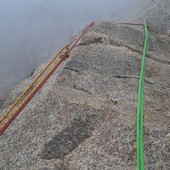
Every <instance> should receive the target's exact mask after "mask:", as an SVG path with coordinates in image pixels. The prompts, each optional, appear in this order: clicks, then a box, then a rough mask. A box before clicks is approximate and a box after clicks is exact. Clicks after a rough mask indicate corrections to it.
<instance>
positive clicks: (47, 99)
mask: <svg viewBox="0 0 170 170" xmlns="http://www.w3.org/2000/svg"><path fill="white" fill-rule="evenodd" d="M138 2H140V3H138V4H136V6H134V11H132V13H133V15H134V14H135V12H136V10H135V9H139V6H142V7H143V8H141V9H145V10H141V11H139V10H138V12H136V20H133V21H134V22H137V23H139V21H142V23H143V20H144V19H145V18H147V21H148V25H149V29H150V39H149V47H148V51H147V57H146V69H145V92H144V93H145V110H144V152H145V169H146V170H160V169H161V170H167V169H169V167H170V159H169V158H170V78H169V77H170V56H169V54H170V48H169V47H170V37H169V29H170V25H169V23H170V22H169V21H170V1H169V0H148V1H147V3H144V1H143V0H140V1H138ZM145 2H146V1H145ZM131 15H132V14H130V13H129V15H127V16H126V17H127V18H131V19H129V20H128V19H126V24H125V23H124V24H120V23H119V24H115V23H109V22H97V23H95V24H94V26H93V27H92V28H91V29H90V30H89V31H88V33H87V34H86V35H85V36H84V37H83V39H82V40H81V41H80V42H79V44H78V45H77V46H76V48H75V49H73V51H72V52H71V56H70V58H69V59H68V60H67V61H66V62H65V63H64V64H63V65H62V66H60V68H59V69H58V70H57V71H56V72H55V73H54V74H53V75H52V76H51V78H50V79H49V80H48V82H47V83H46V84H45V85H44V86H43V88H41V90H40V91H39V92H38V94H37V95H36V96H35V97H34V98H33V99H32V100H31V102H30V103H29V104H28V105H27V106H26V108H25V109H24V110H23V111H22V112H21V113H20V115H19V116H18V117H17V118H16V119H15V121H14V122H13V123H12V124H11V126H10V127H9V128H8V129H7V130H6V131H5V133H4V135H2V136H1V137H0V169H2V170H8V169H14V170H20V169H21V170H22V169H23V170H25V169H29V170H30V169H31V170H42V169H44V170H45V169H46V170H47V169H48V170H79V169H81V170H104V169H107V170H113V169H115V170H119V169H120V170H124V169H127V170H135V169H136V107H137V90H138V81H139V74H140V66H141V58H142V50H143V42H144V30H143V26H142V25H132V24H129V23H127V22H129V21H132V17H131ZM44 65H45V63H44V64H41V65H40V66H38V67H37V68H36V69H35V71H34V73H33V75H32V76H31V77H29V78H28V79H26V80H24V81H23V82H22V83H20V84H19V85H18V86H16V87H15V88H14V89H13V90H12V91H11V92H10V93H9V95H8V96H6V97H5V98H3V99H0V108H1V110H0V111H1V113H0V114H2V113H3V112H4V111H5V110H6V109H7V108H8V107H9V106H10V105H11V104H12V103H13V101H14V100H15V99H16V97H17V96H18V95H19V94H20V93H21V92H22V91H23V90H24V89H25V87H26V85H28V84H29V83H30V82H31V80H32V79H33V78H34V77H35V76H36V74H37V73H38V72H39V71H40V70H41V69H42V68H43V66H44Z"/></svg>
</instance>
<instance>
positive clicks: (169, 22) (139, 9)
mask: <svg viewBox="0 0 170 170" xmlns="http://www.w3.org/2000/svg"><path fill="white" fill-rule="evenodd" d="M129 9H131V10H129ZM123 12H124V17H123V18H122V19H121V21H125V22H137V23H143V21H144V20H147V21H148V25H149V28H150V29H151V30H152V31H154V32H156V33H159V34H166V35H169V36H170V1H169V0H131V1H129V7H127V11H123Z"/></svg>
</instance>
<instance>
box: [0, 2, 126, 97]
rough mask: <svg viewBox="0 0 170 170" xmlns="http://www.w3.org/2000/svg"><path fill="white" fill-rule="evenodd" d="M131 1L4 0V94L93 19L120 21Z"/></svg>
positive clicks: (0, 63) (0, 50) (0, 31)
mask: <svg viewBox="0 0 170 170" xmlns="http://www.w3.org/2000/svg"><path fill="white" fill-rule="evenodd" d="M128 4H129V0H0V95H1V94H2V93H3V92H6V91H7V90H9V89H10V88H11V87H13V86H14V85H15V84H17V83H18V82H19V81H21V80H23V79H24V78H26V77H28V76H29V75H30V73H31V72H32V71H33V69H34V68H35V66H36V65H38V64H39V63H41V62H44V61H46V60H47V59H50V58H51V57H52V56H53V55H54V54H55V53H56V52H57V50H58V49H59V48H60V47H61V46H63V45H64V44H65V43H67V42H68V40H69V39H70V38H71V37H72V36H73V35H74V34H76V33H77V31H79V30H80V29H82V28H83V27H84V25H86V24H87V23H90V22H91V21H118V20H119V18H121V17H122V16H123V14H124V11H125V10H127V7H128Z"/></svg>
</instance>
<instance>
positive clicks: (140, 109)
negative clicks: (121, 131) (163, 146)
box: [136, 21, 149, 170]
mask: <svg viewBox="0 0 170 170" xmlns="http://www.w3.org/2000/svg"><path fill="white" fill-rule="evenodd" d="M148 40H149V31H148V28H147V24H146V21H145V42H144V48H143V55H142V64H141V72H140V79H139V87H138V106H137V125H136V126H137V127H136V128H137V137H136V142H137V169H138V170H144V151H143V116H144V114H143V110H144V109H143V108H144V99H143V93H144V92H143V91H144V72H145V58H146V51H147V47H148Z"/></svg>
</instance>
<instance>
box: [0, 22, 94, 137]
mask: <svg viewBox="0 0 170 170" xmlns="http://www.w3.org/2000/svg"><path fill="white" fill-rule="evenodd" d="M93 24H94V22H93V23H91V24H90V25H89V26H88V27H87V28H85V29H84V30H83V31H82V34H81V35H80V36H79V37H78V38H76V39H75V40H74V41H73V42H71V43H70V44H69V46H65V47H63V48H62V49H61V50H60V51H59V52H58V53H57V54H56V55H55V56H54V57H53V58H52V60H50V61H49V62H48V63H47V65H46V66H45V68H44V69H43V70H42V71H41V72H40V73H39V74H38V75H37V76H36V78H35V79H34V80H33V81H32V82H31V83H30V84H29V85H28V86H27V88H26V89H25V90H24V92H23V93H22V94H21V95H20V96H19V97H18V98H17V99H16V101H15V102H14V104H13V105H12V106H11V107H10V108H9V109H8V110H7V111H6V112H5V114H4V115H3V116H2V117H1V118H0V124H2V125H1V126H0V135H2V134H3V132H4V131H5V130H6V129H7V127H8V126H9V125H10V124H11V123H12V121H13V120H14V119H15V118H16V117H17V115H18V114H19V113H20V112H21V111H22V110H23V109H24V107H25V106H26V105H27V104H28V103H29V101H30V100H31V99H32V98H33V97H34V95H35V94H36V93H37V92H38V91H39V90H40V88H41V87H42V86H43V85H44V84H45V82H46V81H47V80H48V79H49V77H50V76H51V75H52V74H53V73H54V71H55V70H56V69H57V68H58V67H59V65H60V64H61V63H62V62H63V61H64V60H65V59H67V58H68V57H69V55H70V52H71V50H72V49H73V48H74V47H75V46H76V44H77V43H78V41H79V40H80V39H81V38H82V37H83V35H84V34H85V33H86V32H87V31H88V29H89V28H90V27H91V26H92V25H93ZM65 49H66V51H65V52H64V53H63V51H64V50H65ZM59 55H60V57H59V60H58V61H56V62H55V60H56V58H57V57H58V56H59ZM52 64H54V65H53V66H52ZM50 67H51V68H50ZM48 68H49V71H48V72H47V73H46V74H45V76H44V78H41V76H42V75H43V74H44V73H45V72H46V71H47V69H48ZM40 78H41V80H40V82H39V83H38V82H37V81H38V80H39V79H40ZM35 83H37V85H35V87H34V88H33V85H34V84H35ZM31 88H33V89H32V91H31V92H30V93H28V92H29V90H31ZM27 93H28V94H27ZM26 94H27V96H26ZM24 96H25V98H24ZM22 99H23V100H22ZM12 111H13V112H12ZM11 112H12V113H11ZM10 113H11V114H10Z"/></svg>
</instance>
